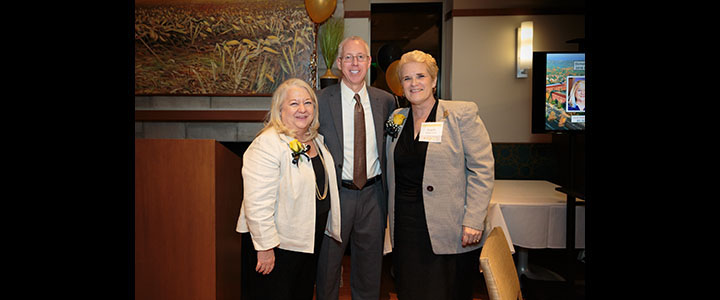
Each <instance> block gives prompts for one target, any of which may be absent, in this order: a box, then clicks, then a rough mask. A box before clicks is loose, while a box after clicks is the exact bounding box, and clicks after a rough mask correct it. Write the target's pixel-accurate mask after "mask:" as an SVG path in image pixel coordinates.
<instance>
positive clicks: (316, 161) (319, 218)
mask: <svg viewBox="0 0 720 300" xmlns="http://www.w3.org/2000/svg"><path fill="white" fill-rule="evenodd" d="M310 160H311V161H312V165H313V170H314V171H315V184H317V188H318V189H319V190H320V193H322V192H323V191H324V190H325V175H326V173H325V166H324V165H323V163H322V160H320V150H318V155H316V156H315V157H313V158H311V159H310ZM328 185H329V183H328ZM329 212H330V187H329V186H328V191H327V196H326V197H325V199H323V200H320V198H319V197H318V196H317V194H316V195H315V217H316V219H315V252H314V253H315V254H317V253H319V250H320V244H322V236H323V234H324V233H325V226H326V225H327V216H328V213H329Z"/></svg>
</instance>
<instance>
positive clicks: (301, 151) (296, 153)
mask: <svg viewBox="0 0 720 300" xmlns="http://www.w3.org/2000/svg"><path fill="white" fill-rule="evenodd" d="M289 146H290V150H291V151H292V153H291V154H290V155H291V156H292V163H293V164H295V165H297V164H298V160H300V159H301V157H300V156H301V155H304V156H305V158H307V159H308V160H310V157H309V156H308V155H307V154H306V153H307V152H308V150H310V145H303V143H301V142H300V141H298V140H297V139H294V140H292V141H290V144H289Z"/></svg>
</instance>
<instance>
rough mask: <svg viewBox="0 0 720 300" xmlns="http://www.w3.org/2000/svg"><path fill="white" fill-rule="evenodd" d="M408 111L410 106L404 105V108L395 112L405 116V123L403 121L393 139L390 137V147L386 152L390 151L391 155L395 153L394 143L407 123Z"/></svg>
mask: <svg viewBox="0 0 720 300" xmlns="http://www.w3.org/2000/svg"><path fill="white" fill-rule="evenodd" d="M409 111H410V108H407V107H405V108H403V109H401V110H400V111H398V112H397V113H398V114H401V115H403V116H405V121H404V122H405V123H403V126H402V127H400V130H399V131H398V134H397V137H396V138H394V139H393V138H390V139H391V141H390V147H389V148H388V153H391V155H393V156H394V153H395V145H396V144H397V141H398V138H399V137H400V134H402V131H403V130H404V129H405V125H406V124H407V116H408V112H409ZM391 115H392V114H391ZM388 161H394V160H388Z"/></svg>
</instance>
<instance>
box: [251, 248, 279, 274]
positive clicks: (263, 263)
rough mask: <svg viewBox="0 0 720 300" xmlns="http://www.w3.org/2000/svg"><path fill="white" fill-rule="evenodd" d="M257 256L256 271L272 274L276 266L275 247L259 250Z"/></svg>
mask: <svg viewBox="0 0 720 300" xmlns="http://www.w3.org/2000/svg"><path fill="white" fill-rule="evenodd" d="M257 258H258V263H257V266H256V267H255V271H257V272H258V273H260V274H263V275H267V274H270V272H272V270H273V268H274V267H275V252H273V249H268V250H264V251H258V253H257Z"/></svg>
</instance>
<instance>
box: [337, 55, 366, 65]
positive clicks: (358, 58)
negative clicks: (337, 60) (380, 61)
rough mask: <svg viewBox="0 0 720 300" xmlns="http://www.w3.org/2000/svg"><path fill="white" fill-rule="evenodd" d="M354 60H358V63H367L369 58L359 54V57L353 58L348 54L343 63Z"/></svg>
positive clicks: (343, 58)
mask: <svg viewBox="0 0 720 300" xmlns="http://www.w3.org/2000/svg"><path fill="white" fill-rule="evenodd" d="M353 58H357V61H358V62H365V61H366V60H367V58H368V57H367V56H366V55H365V54H358V55H357V56H353V55H350V54H348V55H345V56H343V57H342V62H343V63H349V62H352V61H353Z"/></svg>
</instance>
